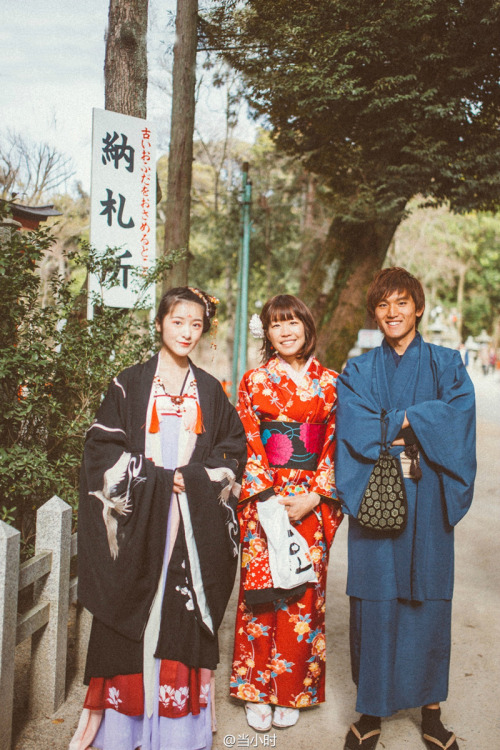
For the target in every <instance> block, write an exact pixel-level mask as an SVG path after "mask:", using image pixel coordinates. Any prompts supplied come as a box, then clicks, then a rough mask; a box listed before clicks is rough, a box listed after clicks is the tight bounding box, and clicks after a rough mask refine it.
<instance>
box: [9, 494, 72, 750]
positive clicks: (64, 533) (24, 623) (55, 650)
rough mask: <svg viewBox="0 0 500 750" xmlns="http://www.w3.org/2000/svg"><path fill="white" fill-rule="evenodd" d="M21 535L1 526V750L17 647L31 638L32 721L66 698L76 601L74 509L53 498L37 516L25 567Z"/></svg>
mask: <svg viewBox="0 0 500 750" xmlns="http://www.w3.org/2000/svg"><path fill="white" fill-rule="evenodd" d="M20 536H21V535H20V533H19V531H17V530H16V529H14V528H13V527H12V526H9V525H8V524H6V523H4V522H3V521H0V750H10V747H11V741H12V712H13V708H14V706H13V697H14V664H15V647H16V645H17V644H19V643H21V642H22V641H24V640H26V638H31V662H30V680H29V684H30V696H29V710H30V714H31V715H37V714H40V713H46V714H52V713H54V711H57V709H58V708H59V707H60V706H61V704H62V703H63V701H64V698H65V687H66V657H67V645H68V615H69V605H70V604H71V603H72V602H74V601H76V578H73V579H70V561H71V558H72V557H73V556H74V555H75V554H76V534H73V535H72V534H71V507H70V506H69V505H68V504H67V503H65V502H63V500H61V498H59V497H57V495H54V497H52V498H51V499H50V500H49V501H48V502H46V503H45V505H43V506H42V507H41V508H39V509H38V512H37V522H36V548H35V556H34V557H33V558H31V559H30V560H28V561H27V562H25V563H23V564H22V565H20V563H19V550H20ZM30 585H33V605H32V607H31V608H30V609H29V610H28V611H27V612H23V613H22V614H18V595H19V592H20V591H22V590H23V589H25V588H26V587H27V586H30Z"/></svg>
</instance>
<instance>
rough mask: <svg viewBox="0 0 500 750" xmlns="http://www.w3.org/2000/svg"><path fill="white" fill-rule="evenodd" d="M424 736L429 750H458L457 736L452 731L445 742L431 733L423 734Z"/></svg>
mask: <svg viewBox="0 0 500 750" xmlns="http://www.w3.org/2000/svg"><path fill="white" fill-rule="evenodd" d="M422 737H423V738H424V740H425V744H426V745H427V747H428V748H429V750H458V743H457V738H456V737H455V735H454V734H453V732H450V736H449V737H448V739H447V740H446V742H445V743H444V744H443V743H442V742H441V740H438V738H437V737H432V735H430V734H423V735H422Z"/></svg>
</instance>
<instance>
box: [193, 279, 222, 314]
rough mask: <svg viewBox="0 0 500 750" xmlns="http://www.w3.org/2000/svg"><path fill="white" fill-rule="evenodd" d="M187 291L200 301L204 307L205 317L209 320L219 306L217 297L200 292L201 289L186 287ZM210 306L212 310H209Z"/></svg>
mask: <svg viewBox="0 0 500 750" xmlns="http://www.w3.org/2000/svg"><path fill="white" fill-rule="evenodd" d="M188 289H189V291H190V292H193V294H196V296H197V297H199V298H200V299H201V301H202V302H203V305H204V306H205V315H206V316H207V318H208V319H209V320H210V318H211V317H213V316H214V315H215V313H216V312H217V309H216V308H217V305H218V304H219V300H218V299H217V297H212V295H211V294H207V293H206V292H202V291H201V289H197V288H196V287H195V286H188ZM211 304H212V305H213V310H212V309H211V308H210V305H211Z"/></svg>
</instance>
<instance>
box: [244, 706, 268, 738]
mask: <svg viewBox="0 0 500 750" xmlns="http://www.w3.org/2000/svg"><path fill="white" fill-rule="evenodd" d="M245 713H246V716H247V722H248V724H249V726H251V727H252V729H256V730H257V732H267V730H268V729H271V726H272V723H273V711H272V708H271V706H268V705H267V704H265V703H245Z"/></svg>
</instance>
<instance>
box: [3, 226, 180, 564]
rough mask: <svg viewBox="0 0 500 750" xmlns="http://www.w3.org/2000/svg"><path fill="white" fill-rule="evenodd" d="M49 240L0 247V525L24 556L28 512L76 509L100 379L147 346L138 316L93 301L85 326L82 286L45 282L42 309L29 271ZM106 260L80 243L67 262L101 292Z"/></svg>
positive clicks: (29, 538)
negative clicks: (56, 505)
mask: <svg viewBox="0 0 500 750" xmlns="http://www.w3.org/2000/svg"><path fill="white" fill-rule="evenodd" d="M52 243H53V238H52V237H51V232H50V229H48V228H43V229H40V230H37V231H33V232H22V233H21V232H14V233H13V235H12V238H11V240H10V241H9V240H8V238H7V239H6V238H5V237H4V239H3V240H2V241H1V243H0V518H2V519H3V520H5V521H7V522H8V523H12V524H13V525H14V526H15V527H16V528H18V529H19V530H20V531H21V534H22V545H23V553H24V555H25V556H26V555H28V554H29V553H30V551H31V549H32V546H33V542H34V533H35V514H36V510H37V508H38V507H40V506H41V505H43V503H44V502H46V501H47V500H48V499H49V498H50V497H51V496H52V495H53V494H58V495H59V496H60V497H61V498H62V499H64V500H65V501H66V502H68V503H69V504H71V506H72V507H73V508H74V509H75V510H76V508H77V504H78V476H79V466H80V461H81V454H82V447H83V441H84V437H85V432H86V430H87V428H88V426H89V425H90V423H91V421H92V419H93V417H94V414H95V412H96V409H97V407H98V405H99V403H100V400H101V398H102V395H103V393H104V392H105V391H106V388H107V384H108V383H109V381H110V379H111V378H112V377H113V376H114V375H115V374H116V373H117V372H119V371H120V370H121V369H123V368H124V367H127V366H129V365H131V364H133V363H135V362H138V361H142V360H144V359H146V358H147V357H148V356H149V355H150V354H151V351H152V349H153V346H154V338H153V332H152V328H151V326H150V325H149V321H148V318H147V314H146V313H145V312H144V311H140V310H121V309H113V308H106V307H103V306H99V301H100V300H99V299H95V300H94V302H95V305H96V306H95V307H94V310H95V314H94V318H93V319H92V320H87V318H86V301H87V296H86V292H85V289H79V288H77V286H76V285H75V282H74V281H72V280H67V279H64V278H61V277H59V276H56V277H54V278H53V279H52V280H51V294H50V295H48V296H49V298H50V304H48V305H45V306H42V304H41V294H40V291H41V283H42V282H41V279H40V275H39V274H38V273H37V264H38V263H39V262H40V260H41V259H42V257H43V254H44V253H45V252H46V251H47V249H48V248H49V247H50V245H51V244H52ZM114 256H115V253H114V251H113V250H108V252H107V253H106V254H105V256H104V257H103V258H101V259H99V258H98V257H97V256H96V253H95V252H94V251H93V250H92V248H90V247H89V246H85V247H83V248H82V250H81V251H79V253H78V254H73V255H72V257H71V258H70V259H69V260H70V262H71V263H72V265H73V266H83V267H85V268H86V269H87V270H88V269H92V270H93V271H94V272H96V273H98V275H99V276H100V278H101V282H102V285H103V287H105V286H109V285H110V284H112V283H113V276H114V274H115V272H116V266H115V260H114ZM167 265H168V264H167V263H165V262H164V263H163V268H164V267H165V266H167ZM163 268H162V269H155V273H156V274H157V275H158V274H159V273H160V271H162V270H163ZM152 278H153V274H152V275H151V277H149V278H148V279H146V280H145V282H144V284H143V288H146V286H147V285H148V284H149V283H151V281H152ZM45 297H47V295H45Z"/></svg>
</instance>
